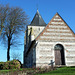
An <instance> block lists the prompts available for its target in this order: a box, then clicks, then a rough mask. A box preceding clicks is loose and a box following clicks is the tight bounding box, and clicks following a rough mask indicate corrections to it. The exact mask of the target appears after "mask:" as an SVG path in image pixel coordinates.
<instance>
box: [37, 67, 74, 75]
mask: <svg viewBox="0 0 75 75" xmlns="http://www.w3.org/2000/svg"><path fill="white" fill-rule="evenodd" d="M36 75H75V67H63V68H57V70H55V71H51V72H47V73H44V74H36Z"/></svg>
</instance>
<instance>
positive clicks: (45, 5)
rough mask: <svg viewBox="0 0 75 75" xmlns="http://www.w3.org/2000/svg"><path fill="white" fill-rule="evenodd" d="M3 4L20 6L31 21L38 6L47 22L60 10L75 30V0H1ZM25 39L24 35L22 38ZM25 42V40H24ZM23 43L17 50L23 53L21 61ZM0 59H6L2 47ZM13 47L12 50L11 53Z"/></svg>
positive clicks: (0, 48)
mask: <svg viewBox="0 0 75 75" xmlns="http://www.w3.org/2000/svg"><path fill="white" fill-rule="evenodd" d="M0 3H1V4H9V5H10V6H11V7H20V8H22V9H23V10H24V11H25V12H26V14H27V15H28V16H29V18H30V21H31V20H32V19H33V17H34V15H35V13H36V10H37V6H38V10H39V12H40V14H41V16H42V18H43V19H44V21H45V22H46V23H48V22H49V21H50V20H51V19H52V17H53V16H54V15H55V14H56V12H58V13H59V14H60V16H61V17H62V18H63V19H64V20H65V21H66V23H67V24H68V25H69V27H70V28H71V29H72V30H73V31H74V32H75V0H0ZM21 40H22V42H23V41H24V36H22V38H21ZM23 43H24V42H23ZM23 50H24V46H23V45H22V46H21V48H20V49H18V50H17V51H16V52H18V53H21V61H22V62H23ZM0 52H1V54H0V61H6V52H7V51H6V50H5V48H4V47H3V46H2V47H0ZM12 52H13V49H12V50H11V54H12Z"/></svg>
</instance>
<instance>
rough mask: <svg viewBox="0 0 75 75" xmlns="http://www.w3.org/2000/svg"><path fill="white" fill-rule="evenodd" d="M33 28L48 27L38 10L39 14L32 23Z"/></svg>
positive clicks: (37, 13)
mask: <svg viewBox="0 0 75 75" xmlns="http://www.w3.org/2000/svg"><path fill="white" fill-rule="evenodd" d="M30 25H33V26H46V23H45V22H44V20H43V18H42V17H41V15H40V13H39V11H38V9H37V12H36V14H35V16H34V18H33V20H32V21H31V24H30Z"/></svg>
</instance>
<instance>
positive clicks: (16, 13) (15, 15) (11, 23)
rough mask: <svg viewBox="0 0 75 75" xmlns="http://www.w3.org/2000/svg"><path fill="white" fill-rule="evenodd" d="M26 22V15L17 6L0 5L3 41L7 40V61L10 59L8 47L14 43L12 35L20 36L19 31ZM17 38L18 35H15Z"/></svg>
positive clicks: (23, 28) (23, 27)
mask: <svg viewBox="0 0 75 75" xmlns="http://www.w3.org/2000/svg"><path fill="white" fill-rule="evenodd" d="M27 23H28V16H27V15H26V13H25V12H24V11H23V10H22V9H21V8H19V7H9V6H8V5H6V6H3V5H1V7H0V26H2V27H1V32H2V33H1V36H2V38H3V41H5V40H7V41H5V42H7V61H9V60H10V47H11V46H12V45H13V44H15V42H14V41H15V40H13V39H14V37H17V36H20V35H19V33H20V32H22V31H24V30H25V26H26V25H27ZM17 38H18V37H17Z"/></svg>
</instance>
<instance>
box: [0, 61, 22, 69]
mask: <svg viewBox="0 0 75 75" xmlns="http://www.w3.org/2000/svg"><path fill="white" fill-rule="evenodd" d="M20 67H21V63H20V62H19V61H18V60H12V61H7V62H0V70H5V69H20Z"/></svg>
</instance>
